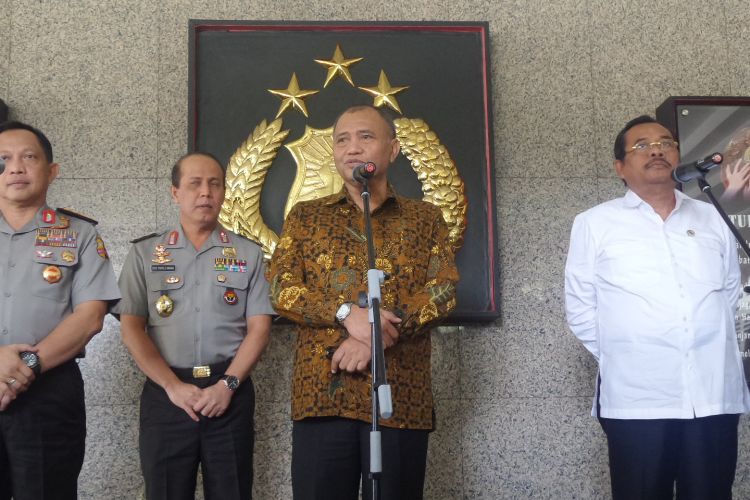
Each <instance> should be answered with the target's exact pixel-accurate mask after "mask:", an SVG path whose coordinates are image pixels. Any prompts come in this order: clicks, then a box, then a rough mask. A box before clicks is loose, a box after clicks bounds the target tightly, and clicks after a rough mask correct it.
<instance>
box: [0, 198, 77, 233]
mask: <svg viewBox="0 0 750 500" xmlns="http://www.w3.org/2000/svg"><path fill="white" fill-rule="evenodd" d="M0 227H1V228H2V230H3V231H4V232H11V233H14V232H19V233H23V232H28V231H33V230H35V229H39V228H41V227H51V228H59V229H67V228H68V227H70V218H68V217H66V216H65V215H62V214H58V213H57V212H56V211H55V210H54V209H52V208H50V207H49V205H47V204H44V205H43V206H42V207H40V208H39V210H37V211H36V213H35V214H34V217H32V218H31V220H30V221H29V222H27V223H26V225H25V226H24V227H22V228H21V229H20V230H18V231H15V230H13V229H12V228H11V227H10V225H9V224H8V222H7V221H6V220H5V217H4V216H3V215H2V214H1V213H0Z"/></svg>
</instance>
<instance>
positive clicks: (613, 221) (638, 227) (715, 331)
mask: <svg viewBox="0 0 750 500" xmlns="http://www.w3.org/2000/svg"><path fill="white" fill-rule="evenodd" d="M675 196H676V197H677V203H676V206H675V208H674V210H673V211H672V213H671V214H670V215H669V217H667V220H662V218H661V217H660V216H659V215H658V214H657V213H656V212H655V211H654V210H653V208H652V207H651V206H650V205H649V204H648V203H646V202H644V201H643V200H641V199H640V198H639V197H638V196H637V195H636V194H635V193H633V192H632V191H628V192H627V194H626V195H625V196H624V197H623V198H618V199H615V200H612V201H609V202H606V203H602V204H601V205H598V206H596V207H594V208H592V209H590V210H587V211H586V212H583V213H582V214H580V215H578V216H577V217H576V219H575V221H574V223H573V229H572V231H571V236H570V249H569V251H568V259H567V263H566V266H565V309H566V315H567V320H568V325H569V326H570V329H571V330H572V332H573V333H574V334H575V335H576V336H577V337H578V338H579V339H580V340H581V342H583V345H584V346H585V347H586V349H588V350H589V351H590V352H591V354H593V356H594V357H595V358H596V360H597V361H598V362H599V375H600V377H601V383H600V385H599V404H600V406H601V411H600V415H599V416H602V417H605V418H619V419H655V418H693V417H704V416H709V415H717V414H730V413H744V412H746V411H748V410H750V393H748V389H747V384H746V383H745V376H744V372H743V367H742V359H741V356H740V352H739V348H738V345H737V337H736V334H735V328H734V312H735V308H736V305H737V300H738V298H739V294H740V293H741V292H740V270H739V263H738V259H737V247H736V242H735V240H734V237H733V236H732V234H731V232H730V231H729V229H728V228H727V227H726V224H724V222H723V221H722V220H721V218H720V217H719V215H718V213H717V212H716V210H715V209H714V207H712V206H711V205H709V204H707V203H704V202H702V201H698V200H694V199H691V198H689V197H688V196H686V195H684V194H683V193H681V192H679V191H675ZM596 406H597V405H596V396H595V397H594V409H593V411H592V414H593V415H597V408H596Z"/></svg>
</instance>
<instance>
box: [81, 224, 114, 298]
mask: <svg viewBox="0 0 750 500" xmlns="http://www.w3.org/2000/svg"><path fill="white" fill-rule="evenodd" d="M81 232H82V233H85V234H86V237H85V238H84V239H83V241H82V242H81V247H80V250H79V254H78V264H77V266H78V268H77V269H76V272H75V277H74V279H73V288H72V294H71V303H72V305H73V307H76V306H77V305H78V304H80V303H82V302H87V301H90V300H104V301H115V300H117V299H119V298H120V290H119V288H118V287H117V280H116V279H115V272H114V270H113V269H112V261H110V260H109V256H108V255H107V250H106V248H105V247H104V242H103V241H102V239H101V238H100V237H99V234H98V233H97V232H96V229H94V227H93V226H90V227H88V228H83V229H82V230H81Z"/></svg>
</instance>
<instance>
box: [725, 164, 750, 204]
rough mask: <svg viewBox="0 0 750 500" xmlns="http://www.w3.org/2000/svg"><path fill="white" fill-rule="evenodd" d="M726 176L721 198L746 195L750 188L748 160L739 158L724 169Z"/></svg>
mask: <svg viewBox="0 0 750 500" xmlns="http://www.w3.org/2000/svg"><path fill="white" fill-rule="evenodd" d="M724 175H725V177H726V181H725V186H724V193H723V194H722V196H721V197H722V199H727V200H731V199H733V198H735V197H737V196H740V195H741V196H743V197H745V196H748V195H749V194H750V193H748V190H749V189H750V162H748V161H747V160H743V159H742V158H740V159H739V160H737V161H736V162H734V163H733V164H732V165H728V166H727V168H726V169H725V170H724Z"/></svg>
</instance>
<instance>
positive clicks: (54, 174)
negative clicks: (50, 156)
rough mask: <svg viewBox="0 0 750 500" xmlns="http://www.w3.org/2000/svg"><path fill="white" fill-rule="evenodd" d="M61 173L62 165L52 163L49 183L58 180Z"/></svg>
mask: <svg viewBox="0 0 750 500" xmlns="http://www.w3.org/2000/svg"><path fill="white" fill-rule="evenodd" d="M59 173H60V164H58V163H50V164H49V179H48V183H50V184H51V183H52V181H54V180H55V179H57V174H59Z"/></svg>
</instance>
